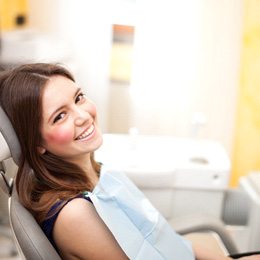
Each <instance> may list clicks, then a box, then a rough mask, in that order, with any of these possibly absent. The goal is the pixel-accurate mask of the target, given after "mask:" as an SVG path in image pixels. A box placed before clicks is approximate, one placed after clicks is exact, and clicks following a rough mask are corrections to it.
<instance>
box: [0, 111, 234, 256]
mask: <svg viewBox="0 0 260 260" xmlns="http://www.w3.org/2000/svg"><path fill="white" fill-rule="evenodd" d="M20 153H21V151H20V145H19V141H18V139H17V137H16V134H15V132H14V130H13V127H12V125H11V123H10V121H9V119H8V118H7V116H6V114H5V113H4V111H3V110H2V108H1V107H0V185H1V188H2V190H3V191H4V192H5V194H7V195H8V197H9V221H10V226H11V230H12V234H13V237H14V240H15V244H16V246H17V249H18V252H19V254H20V256H21V257H22V258H25V259H34V260H37V259H50V260H58V259H61V258H60V256H59V255H58V253H57V252H56V250H55V249H54V248H53V246H52V245H51V243H50V242H49V240H48V239H47V237H46V236H45V234H44V233H43V231H42V230H41V228H40V226H39V225H38V223H37V222H36V221H35V219H34V217H33V216H32V215H31V214H30V212H29V211H28V210H27V209H25V208H24V207H23V206H22V205H21V203H20V202H19V198H18V194H17V191H16V188H15V177H14V178H11V177H10V176H8V169H7V167H6V164H5V162H6V160H7V159H10V158H12V159H13V161H14V163H15V164H16V165H17V166H18V165H19V158H20ZM170 223H171V224H172V226H173V227H174V228H175V230H176V231H177V232H179V233H180V234H183V235H185V234H188V233H194V234H196V233H198V232H200V234H203V233H205V232H210V234H211V233H214V234H217V237H218V238H219V240H221V241H222V244H223V245H224V247H225V249H226V253H227V254H235V253H237V252H238V250H237V248H236V246H235V244H234V242H233V241H232V238H231V237H230V236H229V234H228V233H227V231H226V230H225V228H224V224H223V223H222V222H221V221H219V220H216V219H213V220H212V219H210V218H208V217H205V216H204V217H203V216H199V217H194V216H192V217H187V218H181V219H176V220H175V219H174V220H170Z"/></svg>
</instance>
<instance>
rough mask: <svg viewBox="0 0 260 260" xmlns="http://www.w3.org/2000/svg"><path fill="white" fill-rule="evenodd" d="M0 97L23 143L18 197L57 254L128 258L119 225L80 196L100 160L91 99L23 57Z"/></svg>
mask: <svg viewBox="0 0 260 260" xmlns="http://www.w3.org/2000/svg"><path fill="white" fill-rule="evenodd" d="M0 105H1V107H2V108H3V109H4V111H5V112H6V113H7V115H8V117H9V118H10V120H11V122H12V124H13V127H14V129H15V131H16V133H17V136H18V139H19V141H20V144H21V150H22V158H21V163H20V165H19V170H18V173H17V177H16V187H17V191H18V194H19V198H20V201H21V203H22V204H23V205H24V206H25V207H26V208H27V209H28V210H29V211H30V212H31V213H32V214H33V216H34V217H35V219H36V220H37V221H38V223H39V224H40V225H41V226H42V228H43V230H44V232H45V234H46V236H47V237H48V238H49V240H50V242H51V243H52V244H53V245H54V247H55V248H56V249H57V251H58V252H59V254H60V255H61V257H62V258H63V259H92V260H95V259H122V260H123V259H129V256H128V255H127V253H126V251H127V250H124V249H123V248H124V246H123V245H124V243H121V242H120V243H119V241H117V239H116V237H115V235H114V234H115V233H116V232H118V231H116V232H114V230H110V229H109V227H108V225H107V224H105V222H104V219H102V217H101V216H100V214H99V211H97V209H96V207H95V203H93V201H92V200H91V197H88V196H85V192H86V191H89V192H91V191H93V190H94V189H95V188H96V187H97V186H98V183H99V181H100V172H101V168H102V167H101V165H100V164H98V163H97V162H95V160H94V151H95V150H96V149H98V148H99V147H100V145H101V144H102V135H101V132H100V130H99V127H98V124H97V113H96V108H95V105H94V104H93V103H92V102H91V101H90V100H89V99H88V98H87V96H86V95H85V94H84V93H83V92H82V89H81V88H80V86H78V85H77V84H76V83H75V81H74V78H73V76H72V75H71V74H70V73H69V72H68V71H67V70H66V69H65V68H63V67H62V66H58V65H52V64H28V65H22V66H20V67H18V68H15V69H13V70H10V71H7V72H4V73H2V74H1V77H0ZM31 169H33V170H31ZM134 189H135V188H134ZM136 203H138V201H137V200H136ZM111 218H112V216H111ZM124 229H125V230H119V232H121V233H124V232H126V231H127V229H128V227H127V226H126V227H124ZM126 239H129V240H131V237H130V238H126ZM176 241H177V242H176V243H177V244H176V245H171V244H169V245H166V246H168V247H169V248H171V247H174V246H176V248H179V247H183V248H184V251H185V250H186V249H185V248H186V246H187V245H184V244H185V243H186V242H185V241H184V240H183V241H182V240H181V239H179V238H178V239H177V240H176ZM132 243H135V241H132ZM188 251H189V248H188V246H187V252H188ZM193 252H194V255H195V257H196V259H204V260H206V259H209V260H211V259H212V260H214V259H216V260H217V259H230V258H229V257H226V256H222V255H215V254H213V253H211V252H208V251H206V250H204V249H202V248H200V247H198V246H195V245H193ZM188 254H189V252H188V253H187V255H188ZM193 258H194V256H193V254H190V258H184V257H182V256H181V255H179V256H176V258H174V259H193ZM153 259H157V258H156V257H153ZM244 259H246V258H244ZM247 259H260V258H259V257H258V258H257V256H251V257H248V258H247Z"/></svg>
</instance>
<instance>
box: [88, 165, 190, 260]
mask: <svg viewBox="0 0 260 260" xmlns="http://www.w3.org/2000/svg"><path fill="white" fill-rule="evenodd" d="M86 196H89V197H90V199H91V200H92V202H93V204H94V206H95V208H96V210H97V212H98V214H99V216H100V217H101V218H102V219H103V221H104V222H105V223H106V225H107V226H108V228H109V230H110V231H111V232H112V234H113V235H114V237H115V238H116V240H117V241H118V243H119V245H120V246H121V248H122V249H123V250H124V252H125V254H126V255H127V256H128V257H129V258H130V259H131V260H132V259H135V260H144V259H149V260H162V259H167V260H191V259H194V255H193V252H192V249H191V246H190V243H189V242H187V241H186V240H184V239H183V238H182V237H181V236H180V235H178V234H177V233H176V232H174V230H173V229H172V228H171V226H170V225H169V224H168V223H167V221H166V220H165V219H164V218H163V217H162V216H161V214H160V213H159V212H158V211H157V210H156V209H155V208H154V207H153V206H152V205H151V203H150V202H149V201H148V199H147V198H146V197H145V196H144V195H143V194H142V192H141V191H140V190H138V188H137V187H136V186H135V185H134V184H133V183H132V182H131V181H130V180H129V179H128V178H127V177H126V176H125V175H123V174H121V173H118V172H108V171H106V170H105V169H104V167H102V170H101V175H100V179H99V182H98V184H97V186H96V187H95V189H94V190H93V192H89V193H88V194H87V195H86Z"/></svg>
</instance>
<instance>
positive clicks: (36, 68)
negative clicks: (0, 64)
mask: <svg viewBox="0 0 260 260" xmlns="http://www.w3.org/2000/svg"><path fill="white" fill-rule="evenodd" d="M56 75H60V76H63V77H66V78H68V79H70V80H72V81H75V80H74V78H73V76H72V75H71V73H70V72H69V71H68V70H67V69H65V68H64V67H63V66H61V65H57V64H46V63H34V64H26V65H21V66H19V67H17V68H14V69H12V70H9V71H6V72H4V73H2V75H1V76H0V105H1V106H2V108H3V109H4V111H5V112H6V114H7V115H8V117H9V119H10V121H11V123H12V125H13V127H14V130H15V132H16V134H17V136H18V139H19V141H20V145H21V151H22V153H21V158H20V159H21V160H20V162H21V163H20V165H19V169H18V173H17V176H16V180H15V182H16V188H17V192H18V195H19V199H20V202H21V203H22V204H23V205H24V206H25V207H26V208H27V209H28V210H29V211H30V212H31V213H32V214H33V215H34V217H35V218H36V220H37V221H38V222H39V223H41V222H42V221H43V220H44V219H45V218H46V215H47V213H48V212H49V210H50V208H51V206H52V205H53V204H54V203H55V202H56V201H57V200H63V201H64V202H65V201H66V200H67V199H70V198H72V197H74V196H76V195H78V194H79V193H80V192H82V191H84V190H91V189H92V188H93V187H92V184H91V183H90V181H89V179H88V177H87V174H86V173H84V172H83V170H82V169H81V168H80V167H79V166H77V165H75V164H73V163H70V162H67V161H65V160H63V159H62V158H60V157H58V156H56V155H54V154H52V153H50V152H46V153H45V154H40V153H39V152H38V150H37V146H39V145H40V144H41V141H42V136H41V131H40V126H41V123H42V94H43V89H44V87H45V86H46V84H47V83H48V81H49V79H50V78H51V77H52V76H56ZM91 163H92V165H93V167H94V169H95V170H96V171H97V172H99V171H100V165H99V164H98V163H96V162H95V160H94V154H93V153H92V154H91Z"/></svg>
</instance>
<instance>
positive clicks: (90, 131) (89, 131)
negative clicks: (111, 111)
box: [75, 124, 95, 140]
mask: <svg viewBox="0 0 260 260" xmlns="http://www.w3.org/2000/svg"><path fill="white" fill-rule="evenodd" d="M94 129H95V127H94V125H93V124H92V125H91V126H90V127H89V128H88V129H87V130H86V131H85V132H83V133H82V134H81V135H80V136H78V137H77V138H76V139H75V140H82V139H86V138H87V137H89V136H90V135H91V134H92V133H93V132H94Z"/></svg>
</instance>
